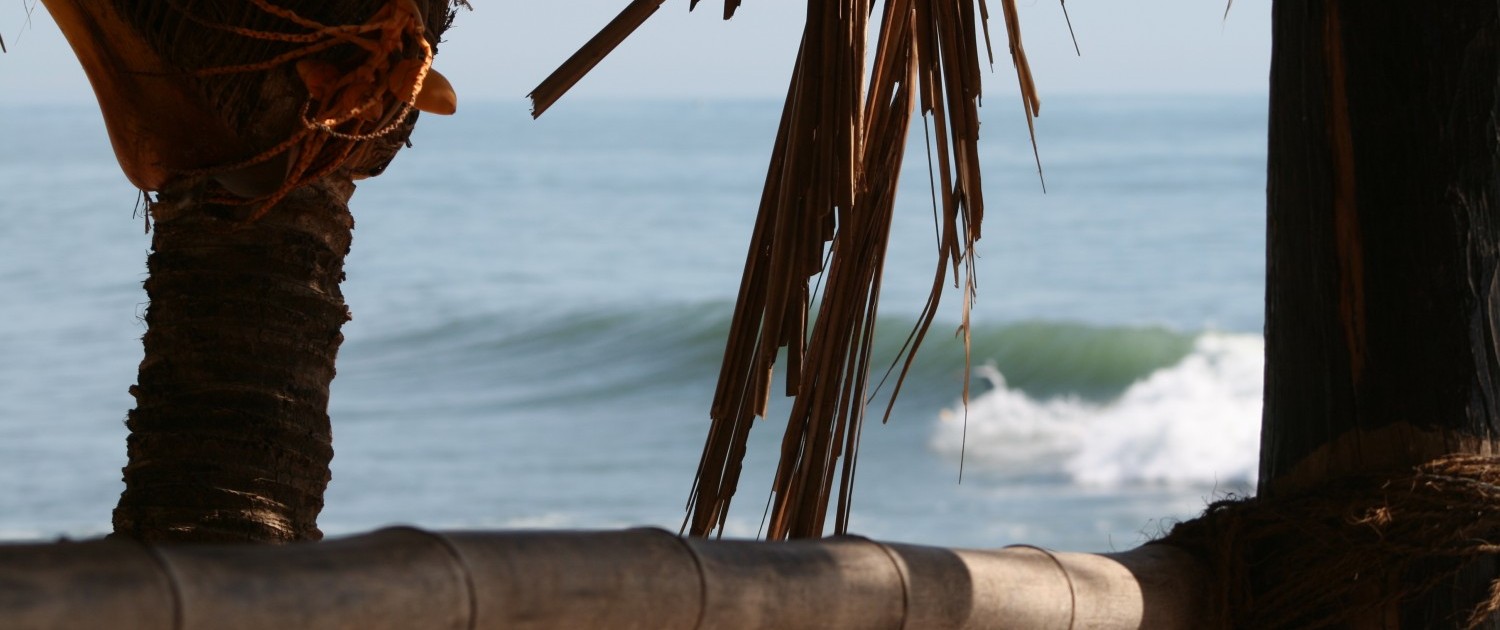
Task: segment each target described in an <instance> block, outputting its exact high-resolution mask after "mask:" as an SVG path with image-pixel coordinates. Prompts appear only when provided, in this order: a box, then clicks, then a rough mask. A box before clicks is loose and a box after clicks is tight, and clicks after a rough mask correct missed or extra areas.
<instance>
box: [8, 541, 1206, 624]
mask: <svg viewBox="0 0 1500 630" xmlns="http://www.w3.org/2000/svg"><path fill="white" fill-rule="evenodd" d="M1201 574H1202V570H1201V568H1200V567H1199V565H1198V562H1197V561H1196V560H1194V559H1192V557H1191V556H1189V555H1188V554H1187V553H1185V552H1183V551H1181V550H1179V549H1177V548H1175V547H1171V546H1167V545H1145V546H1142V547H1139V548H1137V549H1134V550H1131V551H1127V552H1124V553H1117V554H1103V555H1094V554H1083V553H1054V552H1049V551H1045V550H1041V549H1038V548H1034V547H1011V548H1006V549H1000V550H987V551H978V550H961V549H945V548H940V547H924V546H916V545H904V544H894V543H881V542H875V541H871V540H867V539H863V538H834V539H823V540H817V541H810V540H808V541H794V542H775V543H768V542H751V541H722V540H701V539H685V538H679V537H677V536H675V535H673V534H671V533H669V532H666V531H663V530H659V529H633V530H625V531H610V532H501V533H492V532H452V533H435V532H428V531H423V530H418V529H412V528H395V529H385V530H380V531H377V532H374V533H370V534H364V535H360V536H355V537H350V538H343V539H338V540H332V541H328V542H322V543H296V544H290V545H285V546H276V547H271V546H226V545H212V546H211V545H160V546H148V545H142V544H139V543H135V542H129V541H125V540H120V539H103V540H91V541H85V542H60V543H55V544H4V545H0V620H4V625H5V627H6V628H17V629H29V628H84V627H111V628H174V629H182V630H191V629H199V628H215V629H225V630H234V629H238V628H370V629H375V628H432V629H441V628H458V629H462V628H473V629H479V630H482V629H488V628H515V629H541V628H663V629H668V628H736V629H738V628H993V627H1006V628H1060V629H1061V628H1098V629H1110V628H1131V629H1135V628H1159V629H1171V628H1191V627H1195V626H1197V625H1199V624H1198V623H1196V622H1197V621H1198V620H1200V619H1201V616H1200V611H1201V610H1202V602H1204V601H1205V596H1206V592H1205V586H1204V580H1203V579H1201Z"/></svg>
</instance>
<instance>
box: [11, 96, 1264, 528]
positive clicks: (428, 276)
mask: <svg viewBox="0 0 1500 630" xmlns="http://www.w3.org/2000/svg"><path fill="white" fill-rule="evenodd" d="M779 109H780V104H779V103H778V102H773V101H589V100H578V101H570V100H566V99H565V100H564V101H563V102H562V103H560V104H559V105H558V106H557V107H555V108H554V109H553V110H552V111H550V112H548V113H547V115H546V116H544V117H543V118H542V119H541V120H539V121H532V120H531V119H530V118H529V116H528V111H527V107H526V104H525V103H523V102H519V101H517V102H507V103H484V104H473V105H471V104H464V105H463V106H462V107H461V108H460V110H459V113H458V115H456V116H453V117H451V118H439V117H423V119H422V120H421V122H420V124H419V125H418V129H417V132H416V133H415V135H414V136H413V138H412V141H413V145H414V146H413V147H412V148H410V149H407V150H406V151H404V152H403V153H402V154H401V155H400V156H398V158H397V159H396V161H395V163H394V164H393V165H392V167H391V168H390V170H389V171H387V173H386V174H385V175H383V176H381V177H379V178H375V179H371V180H365V181H364V182H361V183H360V184H359V189H358V192H356V194H355V196H354V199H353V201H352V204H351V205H352V208H353V212H354V216H355V220H356V229H355V234H354V248H353V252H352V253H351V255H350V256H349V259H348V263H347V269H346V271H347V274H348V280H347V282H346V283H345V285H344V291H345V297H346V299H347V301H348V303H349V305H350V309H351V310H352V311H353V314H354V319H353V321H351V322H349V324H347V325H346V326H345V328H344V333H345V335H346V338H347V340H346V342H345V344H344V346H343V349H342V351H341V353H340V356H339V364H338V377H337V378H336V379H335V381H334V383H333V401H332V404H331V409H330V412H331V415H332V417H333V426H334V448H335V451H336V454H335V457H334V460H333V482H332V484H331V485H330V486H329V488H328V494H327V507H326V509H325V510H324V512H323V516H322V519H321V521H320V522H321V525H322V527H323V529H324V531H325V532H326V533H327V534H329V535H339V534H349V533H355V532H360V531H364V530H368V529H372V528H376V527H380V526H384V525H390V524H412V525H418V526H421V527H427V528H435V529H470V528H484V529H497V528H617V527H626V526H636V525H655V526H661V527H665V528H668V529H672V530H676V529H677V528H678V526H679V525H680V524H681V522H682V519H683V515H684V505H685V503H686V500H687V496H688V492H689V489H690V488H691V485H692V481H693V473H694V471H695V469H696V466H697V461H698V455H699V453H700V450H701V448H702V441H703V438H704V435H705V433H706V430H707V422H708V421H707V409H708V405H709V401H710V399H711V397H712V394H713V386H714V382H715V377H716V372H717V369H718V366H719V357H720V355H721V353H722V350H723V343H724V333H725V331H726V329H727V327H728V322H729V318H730V313H731V309H732V306H733V301H734V297H735V295H736V291H737V288H738V282H739V274H740V267H741V265H742V263H743V261H744V253H745V247H746V244H747V243H748V240H749V235H750V229H751V224H752V220H753V218H754V214H755V211H756V207H757V200H758V196H759V193H760V190H761V185H762V181H763V178H764V176H765V164H766V160H767V157H768V154H769V151H770V146H771V141H772V139H773V136H774V132H775V126H776V123H777V118H778V115H779ZM981 115H982V117H983V120H984V127H983V130H982V138H981V150H982V152H983V154H982V155H981V160H982V162H983V164H984V178H985V179H984V185H985V191H986V195H987V197H988V214H987V217H986V222H985V226H984V234H985V237H984V238H983V239H982V240H981V241H980V242H979V246H978V253H979V256H980V258H979V264H978V267H977V274H978V275H977V277H978V284H979V295H978V299H977V302H976V303H975V306H974V311H973V321H974V330H973V355H974V360H975V370H974V374H973V385H974V393H973V396H972V399H971V400H970V401H969V402H968V405H967V406H965V405H964V404H963V403H962V401H961V399H960V396H961V393H962V379H963V376H964V372H963V349H962V346H961V345H960V342H959V340H958V339H957V338H955V337H953V336H952V335H950V334H949V333H950V332H952V331H954V330H955V329H956V327H957V322H958V317H959V314H958V308H959V306H960V304H961V300H959V299H957V297H958V296H957V295H953V294H950V295H949V296H948V297H947V299H946V300H945V306H944V309H943V312H942V313H941V314H940V316H939V320H938V323H937V324H936V325H935V326H934V332H933V334H931V335H930V336H929V340H928V341H927V343H926V345H925V346H924V347H923V348H922V351H921V354H920V355H919V360H918V363H917V365H916V367H915V370H914V372H913V375H912V376H911V378H910V379H909V380H908V382H907V384H906V386H905V388H904V390H903V393H902V396H901V398H900V399H899V400H898V401H897V403H896V405H895V408H894V413H893V414H892V417H891V419H890V421H889V423H887V424H884V425H881V424H879V418H878V416H876V417H874V418H872V420H871V424H870V426H869V427H868V428H867V429H866V431H865V433H864V443H863V446H862V453H861V458H860V467H859V471H860V472H859V477H858V479H857V481H856V484H855V495H854V504H853V519H852V525H851V528H852V530H853V531H854V532H855V533H859V534H863V535H867V536H871V537H874V538H879V539H886V540H898V541H905V542H914V543H923V544H933V545H946V546H962V547H998V546H1003V545H1009V544H1017V543H1028V544H1035V545H1041V546H1046V547H1052V548H1058V549H1069V550H1082V551H1102V550H1111V549H1125V548H1129V547H1132V546H1135V545H1137V544H1139V543H1141V542H1144V541H1145V540H1147V539H1149V538H1150V537H1151V536H1154V535H1157V534H1158V533H1160V532H1162V531H1163V530H1165V529H1167V528H1170V526H1171V524H1172V523H1174V522H1175V521H1176V520H1179V519H1185V518H1190V517H1192V516H1193V515H1195V514H1196V513H1197V512H1199V511H1201V510H1202V508H1203V507H1204V506H1205V504H1206V503H1207V502H1208V501H1211V500H1214V499H1216V498H1219V497H1222V496H1223V495H1225V494H1244V493H1247V492H1249V491H1250V490H1251V489H1252V488H1253V487H1254V483H1255V475H1256V451H1257V448H1258V439H1259V429H1258V424H1259V417H1260V394H1261V383H1262V375H1261V372H1262V358H1261V355H1262V352H1263V342H1262V336H1261V330H1262V315H1263V312H1262V311H1263V307H1262V300H1263V284H1264V245H1265V236H1264V233H1265V227H1264V191H1265V167H1264V164H1265V98H1264V97H1263V96H1244V97H1233V96H1216V97H1182V96H1172V97H1167V96H1163V97H1128V98H1127V97H1104V96H1071V97H1069V96H1058V97H1055V98H1051V99H1049V101H1048V102H1046V103H1044V108H1043V110H1042V116H1041V118H1039V119H1038V121H1037V125H1038V127H1037V140H1038V143H1039V150H1040V155H1041V160H1042V166H1043V169H1044V172H1043V176H1044V177H1045V182H1046V190H1045V192H1043V186H1042V182H1041V181H1040V179H1039V177H1038V173H1037V171H1036V166H1035V164H1034V162H1033V157H1032V153H1031V147H1030V145H1029V143H1028V141H1027V137H1026V130H1025V129H1026V125H1025V121H1024V119H1023V118H1022V114H1021V111H1020V107H1019V104H1018V103H1012V102H1010V101H1009V100H1006V101H1005V102H987V103H986V104H985V106H984V107H983V108H982V109H981ZM0 138H3V139H4V150H3V151H0V191H3V194H0V251H3V252H4V253H3V255H0V295H3V296H5V297H4V299H3V300H0V321H3V322H5V325H4V326H0V357H3V361H0V539H11V540H15V539H23V540H36V539H51V538H56V537H61V536H66V537H86V536H93V535H98V534H102V533H105V532H107V531H108V528H109V523H110V511H111V509H112V508H113V506H114V503H115V500H116V498H117V497H118V496H119V493H120V492H121V490H122V489H123V486H122V483H121V481H120V468H121V467H122V466H123V465H124V463H125V429H124V425H123V419H124V415H125V412H126V411H127V410H128V409H129V408H130V407H131V405H132V399H131V398H130V396H129V395H128V393H127V388H128V387H129V386H130V385H131V384H132V383H134V381H135V369H136V365H137V363H138V362H139V361H140V356H141V349H140V340H139V339H140V336H141V334H142V333H143V331H144V324H143V323H142V322H141V320H140V315H141V313H142V312H143V309H144V308H145V301H146V298H145V294H144V292H143V291H142V290H141V286H140V285H141V282H142V280H143V279H144V277H145V256H146V253H147V251H148V250H149V248H150V237H149V236H147V235H145V234H143V223H142V220H141V218H140V217H139V216H138V214H136V208H135V206H136V202H137V194H136V192H135V191H134V190H133V189H132V188H131V187H130V186H129V185H128V184H127V183H126V181H125V179H124V177H123V176H122V175H121V174H120V172H119V169H118V167H117V166H116V165H115V163H114V158H113V155H112V153H111V152H110V149H109V145H108V141H107V139H106V136H105V135H104V132H103V128H102V123H101V122H100V120H99V116H98V114H97V112H96V111H95V110H94V109H93V108H91V107H85V106H60V107H37V106H24V107H22V106H9V107H0ZM916 139H917V141H918V143H917V144H914V148H913V153H912V154H911V157H910V158H909V159H908V172H907V173H906V174H905V178H904V180H903V186H902V196H901V198H900V201H899V202H898V207H897V219H896V222H897V224H896V227H895V231H894V236H893V241H892V244H891V256H890V258H891V263H890V268H889V270H888V272H887V274H886V284H885V290H884V295H885V297H886V300H885V303H884V305H883V307H882V314H881V318H880V322H879V329H880V337H879V341H878V345H879V346H880V347H881V348H882V349H883V354H882V355H881V356H882V357H884V359H883V361H884V363H881V361H882V359H881V358H879V357H877V363H880V364H881V365H884V364H885V363H888V362H889V361H890V360H892V358H894V354H893V353H894V352H895V351H896V349H897V348H898V347H899V345H900V342H901V340H902V339H904V337H905V334H906V333H907V331H908V330H909V329H910V328H911V326H912V325H914V323H915V321H916V316H917V314H918V312H919V309H920V304H921V300H922V298H923V297H924V296H925V293H926V291H927V289H928V287H929V286H930V282H931V275H930V274H931V272H932V269H933V266H934V264H935V258H934V256H935V248H934V235H933V227H932V209H931V205H930V203H931V202H930V197H929V194H930V193H929V187H928V180H927V175H926V169H927V166H926V159H925V155H924V154H923V153H922V149H921V146H920V139H921V132H920V130H919V131H917V136H916ZM786 409H787V405H786V404H785V402H784V401H779V402H778V403H777V406H773V410H772V413H771V415H770V417H768V418H765V419H763V420H760V421H758V424H757V426H756V428H755V430H754V431H753V432H752V445H751V454H750V459H749V461H748V462H747V465H746V472H745V474H744V476H743V481H742V484H741V489H740V494H739V496H738V497H737V500H736V502H735V506H736V508H735V510H733V511H732V513H731V515H730V521H729V525H728V532H727V534H728V535H729V536H736V537H754V536H756V535H757V533H758V531H759V529H760V526H761V517H762V511H763V506H764V504H765V499H766V493H767V492H768V488H769V485H770V480H771V474H772V470H773V467H774V464H775V462H774V450H775V446H776V443H777V442H778V440H779V438H780V434H781V430H782V428H783V427H784V424H785V413H786ZM960 467H962V479H961V480H960Z"/></svg>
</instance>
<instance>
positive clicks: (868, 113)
mask: <svg viewBox="0 0 1500 630" xmlns="http://www.w3.org/2000/svg"><path fill="white" fill-rule="evenodd" d="M660 4H661V0H637V1H636V2H634V3H633V4H632V5H631V6H630V7H628V8H627V9H626V10H625V11H624V12H622V13H621V15H620V17H618V18H616V20H615V21H614V22H612V23H611V24H610V26H609V27H607V28H606V29H605V31H604V32H602V33H601V34H600V35H599V36H598V37H596V38H595V39H594V40H593V41H590V42H589V44H588V45H586V46H585V47H584V48H583V49H582V50H580V51H579V52H578V53H576V54H575V55H574V56H573V58H572V59H570V60H569V61H568V62H567V63H565V64H564V65H563V67H562V68H560V69H559V71H558V72H557V73H554V75H553V76H552V77H549V78H548V79H547V80H546V81H544V82H543V83H542V85H540V86H538V88H537V90H536V91H534V92H533V98H534V100H535V104H536V108H535V110H534V111H536V112H537V113H540V112H541V111H543V110H545V109H546V108H547V106H549V105H550V104H551V103H552V102H553V101H555V100H556V99H557V98H558V97H559V96H561V94H562V93H563V92H564V91H566V89H567V88H568V87H569V86H571V85H572V84H573V83H574V82H576V81H577V80H578V78H580V77H581V76H582V75H583V73H585V72H587V70H588V69H589V68H591V67H592V66H593V64H594V63H597V61H598V59H599V58H601V57H602V56H603V54H605V53H607V52H608V50H609V49H612V48H613V47H614V46H615V45H617V44H618V43H619V42H620V41H622V40H623V39H624V37H625V36H627V35H628V34H629V33H630V32H631V31H633V30H634V29H635V28H636V27H637V26H639V25H640V24H641V22H643V21H644V20H645V19H646V17H648V16H649V15H650V14H651V12H654V11H655V9H656V8H657V7H658V6H659V5H660ZM694 4H696V2H694ZM737 4H738V2H737V1H736V0H728V1H727V2H726V6H725V14H726V16H727V15H728V14H730V13H732V12H733V6H732V5H737ZM1002 7H1003V9H1004V14H1005V25H1006V34H1007V36H1008V39H1009V42H1010V51H1011V55H1012V59H1013V60H1014V63H1015V66H1016V70H1017V76H1018V77H1019V80H1020V83H1021V94H1022V98H1023V101H1024V104H1025V108H1026V112H1027V122H1028V125H1030V122H1031V117H1033V116H1035V115H1036V114H1037V112H1038V110H1039V105H1040V103H1039V100H1038V99H1037V95H1036V88H1035V85H1034V84H1033V83H1032V79H1031V72H1030V69H1029V67H1028V65H1027V62H1026V54H1025V51H1024V49H1023V48H1022V45H1021V33H1020V27H1019V22H1018V20H1017V14H1016V9H1015V3H1014V0H1002ZM875 8H876V6H875V3H874V0H809V2H808V10H807V25H806V27H805V30H804V32H803V37H802V43H801V48H800V50H799V52H798V55H797V61H796V65H795V67H794V69H793V73H792V80H791V85H790V87H789V88H788V91H787V97H786V104H785V107H784V109H783V112H782V117H781V125H780V128H779V129H778V131H777V137H776V143H775V148H774V149H773V152H772V156H771V163H770V167H769V170H768V173H767V176H766V184H765V188H764V190H763V193H762V196H761V204H760V213H759V216H758V218H757V219H756V224H755V228H754V233H753V236H752V237H751V242H750V251H749V254H748V256H747V259H746V261H745V270H744V275H743V277H742V280H741V284H740V293H739V300H738V303H737V305H736V307H735V312H734V318H733V321H732V323H731V325H730V331H729V339H728V342H727V344H726V347H725V352H724V360H723V366H722V368H721V371H720V376H719V384H718V388H717V391H716V392H715V395H714V402H713V406H712V408H711V410H710V416H711V418H712V424H711V426H710V429H709V435H708V439H707V443H706V444H705V446H704V450H703V456H702V459H701V461H700V463H699V468H698V478H697V481H696V484H695V487H694V490H693V493H692V497H691V498H690V500H689V509H690V512H691V513H690V515H689V520H688V523H687V526H686V529H687V530H688V531H689V532H691V533H692V534H694V535H699V536H703V535H708V534H710V533H711V532H713V531H714V530H715V529H721V528H722V527H723V524H724V521H725V518H726V516H727V514H728V510H729V505H730V500H731V499H732V498H733V496H734V493H735V489H736V488H737V486H738V484H739V476H740V470H741V463H742V462H743V460H744V457H745V451H746V445H747V443H748V438H749V432H750V427H751V424H752V422H753V421H754V419H755V418H756V417H757V416H764V415H765V414H766V410H767V406H768V404H769V397H770V389H771V384H772V378H771V374H772V368H773V366H774V364H775V362H776V358H777V355H778V353H779V352H780V350H781V349H782V348H785V349H786V361H787V365H786V372H787V375H786V384H787V395H789V396H792V397H793V398H794V401H793V403H792V410H791V413H790V418H789V420H788V422H787V427H786V432H785V434H784V436H783V439H782V443H781V459H780V464H779V465H778V467H777V470H776V476H775V479H774V481H773V486H772V490H773V492H774V495H775V496H774V501H773V504H772V506H771V512H770V515H769V516H770V523H769V529H768V531H767V533H766V535H767V537H768V538H771V539H782V538H788V537H813V536H820V535H822V533H823V527H824V523H825V522H826V521H827V512H828V505H829V503H830V500H831V499H832V498H833V488H834V476H835V472H837V473H838V486H837V487H838V503H837V507H836V509H835V513H836V517H835V525H834V529H835V532H837V533H844V532H846V531H847V529H848V523H849V520H848V518H849V506H850V501H851V497H852V489H853V479H854V471H855V467H856V463H857V454H858V447H859V435H860V432H861V430H862V425H863V421H864V418H865V415H866V406H867V404H868V401H869V389H870V387H869V379H870V374H871V371H870V370H871V362H872V356H871V350H872V345H873V340H874V335H875V323H876V313H877V307H878V305H879V302H880V285H881V274H882V270H883V268H884V263H885V255H886V243H887V240H888V237H889V233H890V227H891V219H892V211H893V209H894V205H895V194H896V185H897V180H898V175H899V173H900V170H901V164H902V157H903V155H904V154H905V144H906V138H907V135H908V131H909V128H910V126H911V123H912V117H913V112H914V110H915V109H916V108H917V107H920V112H921V114H922V115H923V116H924V117H930V121H931V123H932V125H933V126H934V127H935V128H936V130H937V133H936V134H935V135H934V141H935V144H936V151H935V154H936V156H937V175H936V177H937V180H938V181H937V182H936V184H937V188H938V191H939V194H938V196H939V202H938V203H939V204H940V207H941V209H942V212H941V215H940V216H941V219H940V221H941V235H942V236H941V239H940V243H939V259H938V264H937V268H936V271H935V272H934V277H933V285H932V291H931V293H930V294H929V297H928V300H927V304H926V306H925V307H924V309H923V312H922V314H921V317H920V318H919V324H918V326H917V327H916V329H915V330H913V331H912V333H911V336H910V338H909V340H908V342H907V344H906V346H905V348H904V349H903V353H904V358H902V359H901V360H900V376H898V378H897V380H896V383H895V386H894V389H893V392H892V396H893V397H894V396H895V394H896V393H898V392H899V390H900V384H901V380H902V377H904V375H905V373H906V370H907V369H908V368H909V367H910V365H911V361H912V357H913V353H914V352H915V350H916V348H917V346H918V345H920V344H921V342H922V339H923V337H924V336H925V335H926V333H927V331H928V329H929V328H930V327H931V325H932V322H933V320H934V318H935V317H936V313H937V307H938V302H939V299H940V298H941V295H942V292H943V290H944V287H945V285H946V284H947V283H948V271H949V269H950V268H951V269H952V270H953V273H954V276H955V281H957V280H956V278H957V276H959V275H962V277H963V278H964V279H963V281H962V286H963V290H964V295H965V300H964V308H963V325H962V328H961V329H960V330H961V332H962V334H963V337H964V343H965V347H967V345H968V334H969V332H968V328H969V317H968V310H969V298H970V296H972V294H973V292H974V275H973V265H974V242H975V241H977V240H978V239H979V237H980V224H981V222H982V220H983V218H984V195H983V191H982V189H981V186H980V174H979V158H978V151H977V146H976V145H977V141H978V138H979V133H978V132H979V118H978V106H979V96H980V59H979V54H980V48H979V44H978V40H977V36H978V33H979V32H980V31H981V30H982V29H987V27H986V21H987V19H988V11H987V8H986V6H985V3H984V1H983V0H979V1H978V2H977V6H976V3H975V2H974V1H972V0H885V2H884V6H883V14H882V16H881V19H880V21H879V33H878V36H877V40H876V47H875V51H874V57H873V63H872V64H871V65H870V69H869V72H868V76H867V72H866V63H867V62H866V60H867V59H868V58H869V56H868V54H867V53H868V51H867V41H868V39H867V38H868V31H869V27H870V24H871V21H870V17H871V15H872V14H873V11H874V10H875ZM985 32H986V33H987V32H988V31H987V30H985ZM986 48H988V36H987V35H986ZM991 61H993V58H992V56H991ZM825 248H826V251H827V257H826V263H825V257H824V252H825ZM819 274H823V277H822V281H823V290H822V293H821V296H820V298H821V299H820V300H819V301H818V304H817V313H816V316H812V313H811V311H810V309H811V308H812V299H811V298H812V293H811V290H810V289H809V284H810V282H811V281H812V280H813V279H814V278H815V277H817V276H818V275H819ZM964 396H965V398H966V399H967V397H968V390H967V385H966V386H965V391H964ZM887 413H888V411H887Z"/></svg>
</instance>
